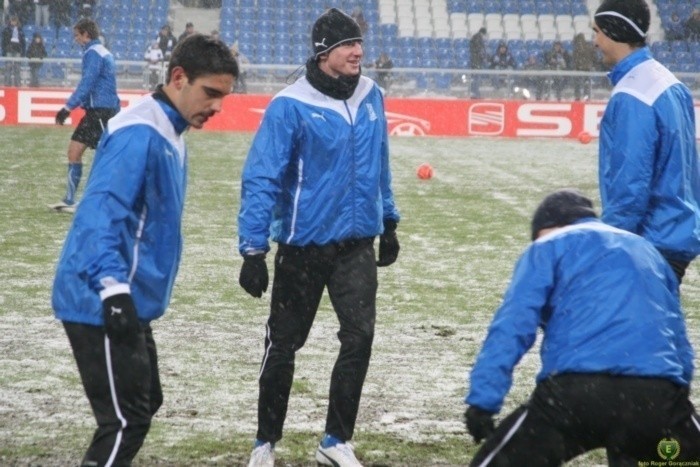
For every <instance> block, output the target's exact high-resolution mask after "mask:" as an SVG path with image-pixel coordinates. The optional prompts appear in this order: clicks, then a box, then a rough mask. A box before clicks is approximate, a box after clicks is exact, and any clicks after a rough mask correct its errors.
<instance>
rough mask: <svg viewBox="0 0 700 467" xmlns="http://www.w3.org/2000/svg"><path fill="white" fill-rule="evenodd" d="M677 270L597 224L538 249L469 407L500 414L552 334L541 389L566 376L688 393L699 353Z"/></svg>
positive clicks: (573, 228) (511, 294) (629, 237)
mask: <svg viewBox="0 0 700 467" xmlns="http://www.w3.org/2000/svg"><path fill="white" fill-rule="evenodd" d="M677 291H678V282H677V280H676V277H675V275H674V273H673V271H672V270H671V268H670V266H669V265H668V262H667V261H666V260H665V259H664V258H663V257H662V256H661V254H660V253H659V252H658V251H657V250H656V248H654V247H653V246H652V245H651V244H650V243H649V242H647V241H646V240H644V239H643V238H642V237H640V236H638V235H635V234H632V233H629V232H626V231H624V230H621V229H617V228H615V227H611V226H608V225H606V224H604V223H602V222H600V221H599V220H597V219H595V218H592V217H591V218H585V219H581V220H579V221H578V222H577V223H575V224H572V225H569V226H567V227H563V228H561V229H557V230H555V231H553V232H552V233H550V234H548V235H545V236H543V237H540V238H539V239H538V240H536V241H535V242H533V243H532V244H531V245H530V246H529V247H528V248H527V249H526V250H525V252H524V253H523V255H522V256H521V257H520V259H519V260H518V262H517V264H516V266H515V270H514V272H513V278H512V280H511V283H510V285H509V287H508V290H507V291H506V293H505V296H504V298H503V303H502V304H501V306H500V308H499V309H498V311H497V312H496V314H495V316H494V318H493V321H492V322H491V325H490V327H489V330H488V335H487V337H486V340H485V342H484V345H483V348H482V349H481V352H480V353H479V356H478V357H477V360H476V363H475V365H474V367H473V369H472V371H471V375H470V381H469V385H470V389H469V393H468V395H467V397H466V403H467V404H469V405H475V406H477V407H480V408H482V409H484V410H487V411H490V412H494V413H495V412H499V411H500V410H501V407H502V405H503V400H504V398H505V396H506V394H507V393H508V391H509V390H510V387H511V384H512V382H513V369H514V367H515V365H517V363H518V362H519V361H520V358H521V357H522V356H523V355H524V354H525V352H527V351H528V349H530V347H531V346H532V345H533V343H534V342H535V337H536V333H537V329H538V327H540V328H542V329H543V330H544V336H543V339H542V344H541V348H540V357H541V360H542V368H541V370H540V372H539V374H538V376H537V381H538V382H539V381H542V380H544V379H545V378H548V377H551V376H556V375H559V374H565V373H579V374H581V373H583V374H586V373H590V374H600V373H602V374H608V375H625V376H635V377H655V378H663V379H668V380H670V381H673V382H674V383H676V384H679V385H682V386H688V385H689V384H690V381H691V379H692V377H693V349H692V347H691V345H690V342H689V341H688V338H687V336H686V328H685V322H684V317H683V312H682V310H681V306H680V302H679V297H678V292H677Z"/></svg>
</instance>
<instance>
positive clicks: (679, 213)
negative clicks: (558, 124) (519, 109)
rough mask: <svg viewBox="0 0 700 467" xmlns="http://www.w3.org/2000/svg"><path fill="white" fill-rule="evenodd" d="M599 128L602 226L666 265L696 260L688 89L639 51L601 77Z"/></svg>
mask: <svg viewBox="0 0 700 467" xmlns="http://www.w3.org/2000/svg"><path fill="white" fill-rule="evenodd" d="M608 76H609V78H610V81H611V82H612V83H613V85H614V89H613V92H612V97H611V98H610V101H609V102H608V104H607V107H606V109H605V114H604V115H603V119H602V122H601V125H600V157H599V184H600V195H601V200H602V208H603V213H602V217H601V219H602V220H603V222H605V223H607V224H610V225H613V226H615V227H619V228H621V229H624V230H627V231H629V232H634V233H636V234H638V235H641V236H642V237H644V238H646V239H647V240H649V241H650V242H651V243H652V244H653V245H654V246H656V248H658V249H659V251H661V253H662V254H663V255H664V256H665V257H666V258H668V259H671V260H681V261H691V260H692V259H693V258H695V257H696V256H697V255H698V254H700V207H699V206H698V205H699V204H700V168H699V167H698V152H697V147H696V140H695V138H696V134H695V109H694V106H693V98H692V97H691V95H690V92H689V91H688V88H687V87H686V86H685V85H684V84H682V83H681V82H679V81H678V79H677V78H676V77H675V76H674V75H673V74H672V73H671V72H670V71H668V70H667V69H666V68H665V67H664V66H662V65H661V64H660V63H659V62H657V61H656V60H654V59H653V58H652V57H651V53H650V52H649V49H648V48H646V47H644V48H641V49H639V50H637V51H635V52H633V53H632V54H630V55H629V56H627V57H626V58H624V59H623V60H621V61H620V62H619V63H618V64H617V65H616V66H615V68H613V70H612V71H611V72H610V74H609V75H608Z"/></svg>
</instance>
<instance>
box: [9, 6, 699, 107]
mask: <svg viewBox="0 0 700 467" xmlns="http://www.w3.org/2000/svg"><path fill="white" fill-rule="evenodd" d="M0 5H2V6H4V10H3V11H2V12H0V13H2V15H0V16H2V17H3V23H4V25H5V27H4V28H3V30H2V55H3V56H7V57H27V58H30V53H29V46H30V45H32V46H33V47H34V50H33V51H32V53H31V58H33V60H32V61H31V66H30V67H29V69H30V74H31V77H30V83H31V85H32V86H36V85H38V76H39V70H40V69H41V63H40V61H41V59H42V58H45V57H47V56H53V55H52V51H51V50H46V49H47V47H46V46H45V44H44V40H43V38H42V37H41V32H37V33H36V34H35V33H34V30H30V31H29V32H27V33H26V34H27V36H31V35H33V34H34V37H33V38H32V41H31V42H30V41H29V37H27V38H26V39H25V38H24V33H23V32H22V26H23V25H25V24H28V25H32V24H33V25H34V26H35V27H36V28H37V30H39V28H41V31H46V27H47V26H49V27H55V28H60V27H70V26H71V25H72V24H73V22H74V21H75V19H76V18H80V17H91V16H92V15H93V14H94V11H93V10H94V8H95V5H96V0H0ZM686 15H687V14H686ZM352 16H353V17H354V18H355V19H356V20H357V21H358V22H360V24H361V25H362V29H365V30H366V29H367V28H368V25H367V22H366V20H365V18H364V15H363V12H362V9H361V8H360V7H356V8H355V9H354V10H353V12H352ZM687 16H688V17H687V18H682V17H680V16H679V15H678V14H676V13H674V14H672V15H671V17H670V19H668V20H667V21H666V22H665V23H664V27H665V34H666V35H665V39H666V40H671V41H683V40H687V41H700V8H696V9H695V10H693V11H692V12H691V13H690V14H689V15H687ZM11 18H12V19H13V21H14V23H12V22H11V20H10V19H11ZM194 32H195V29H194V25H193V24H192V23H191V22H188V23H187V24H186V27H185V29H184V31H180V34H179V37H178V36H176V35H175V34H174V33H173V31H172V28H171V27H170V26H169V25H167V24H166V25H163V27H162V28H161V29H160V31H159V32H158V33H157V35H156V37H155V38H154V39H150V38H149V40H148V42H147V43H145V44H144V49H143V50H145V54H144V58H145V59H146V62H147V68H148V69H150V70H154V69H155V67H156V65H155V63H154V61H153V57H154V56H155V52H152V51H151V49H152V47H153V40H155V41H157V44H158V49H159V50H160V54H159V56H162V59H159V61H160V62H161V63H165V62H167V61H168V59H169V58H170V55H171V53H172V50H173V48H174V47H175V44H177V42H179V41H181V40H182V39H184V38H185V37H187V36H188V35H190V34H192V33H194ZM487 38H488V35H487V31H486V29H485V28H481V29H480V30H479V31H478V32H477V33H476V34H474V35H473V36H472V38H471V40H470V55H469V62H468V63H465V64H463V66H465V67H467V68H470V69H475V70H488V69H491V70H517V69H521V70H574V71H581V72H591V71H600V70H602V68H601V67H600V64H599V63H598V57H597V54H596V51H595V48H594V47H593V45H592V43H591V42H590V41H589V40H587V39H586V38H585V36H584V35H583V34H578V35H577V36H576V37H575V38H574V41H573V44H571V43H567V44H566V46H564V45H563V44H562V43H561V42H560V41H554V42H553V44H552V43H551V42H550V44H552V45H551V48H549V45H547V44H546V43H545V42H543V46H544V47H545V48H544V49H543V50H540V51H537V52H533V51H532V50H528V51H527V53H526V54H524V53H523V51H518V50H516V49H514V50H516V51H515V52H512V51H511V50H509V46H508V43H506V42H505V41H502V42H500V43H499V44H498V45H497V46H491V47H489V46H488V45H487V44H489V43H491V44H493V42H492V41H488V40H487ZM35 40H37V41H39V42H40V43H41V46H42V48H43V49H44V52H37V51H36V48H37V47H38V45H36V44H34V42H35ZM52 43H53V41H52ZM233 48H234V49H235V50H236V53H237V54H239V57H240V58H245V60H246V61H247V62H248V63H250V61H249V60H248V59H247V57H244V56H242V55H241V53H240V51H239V50H237V49H238V47H237V44H236V45H234V46H233ZM489 49H490V50H489ZM494 49H495V50H494ZM567 49H568V50H567ZM516 53H517V54H518V55H516ZM149 57H150V58H149ZM386 63H388V64H389V65H388V67H389V68H391V67H393V66H394V65H393V63H392V61H391V57H389V56H388V55H387V54H386V52H384V51H383V52H382V57H381V59H378V60H374V59H373V58H371V60H370V61H368V62H367V64H366V67H368V68H375V67H376V69H375V70H374V71H375V73H374V74H375V77H376V78H377V79H378V80H379V81H381V83H380V84H381V85H382V87H383V88H384V89H386V90H387V91H388V89H389V87H390V82H391V77H392V75H391V74H390V73H388V72H387V71H378V70H381V69H382V68H384V67H386V65H385V64H386ZM460 66H461V65H460ZM18 67H19V66H18V65H16V63H15V64H10V65H9V66H4V67H3V72H4V77H5V85H13V84H14V83H17V82H18V79H19V78H18V73H19V72H18ZM161 68H162V66H161ZM150 76H151V78H149V80H148V81H149V82H148V87H149V88H152V87H153V81H152V79H153V78H152V77H153V76H155V73H151V75H150ZM484 79H487V80H490V82H491V83H492V85H493V87H494V88H495V89H496V90H498V89H501V88H503V87H504V86H506V85H510V84H513V83H512V80H510V81H509V80H508V79H507V78H504V77H503V76H498V77H495V76H494V77H492V76H486V77H485V76H483V75H479V74H477V73H474V74H472V75H471V76H470V82H471V85H470V91H471V92H470V94H471V96H472V97H474V98H480V84H481V82H483V80H484ZM240 81H241V84H240V85H238V87H239V89H238V91H239V92H246V84H244V83H245V76H243V77H242V79H240ZM517 84H518V85H520V86H528V88H529V89H531V90H532V91H533V92H534V94H535V96H536V97H537V98H545V99H549V98H553V99H557V100H561V99H562V92H563V90H564V89H565V88H566V87H567V86H572V87H573V90H574V96H575V99H576V100H580V99H582V98H583V99H586V98H587V97H588V96H589V95H590V84H591V81H590V79H589V78H586V77H573V78H571V77H562V76H556V75H553V76H551V77H546V78H545V77H543V76H542V75H539V76H535V77H532V76H529V77H525V78H522V79H521V80H520V82H519V83H517Z"/></svg>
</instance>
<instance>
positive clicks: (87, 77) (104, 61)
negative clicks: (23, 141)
mask: <svg viewBox="0 0 700 467" xmlns="http://www.w3.org/2000/svg"><path fill="white" fill-rule="evenodd" d="M99 36H100V31H99V29H98V27H97V23H95V22H94V21H93V20H91V19H89V18H82V19H80V20H79V21H78V22H77V23H75V26H73V38H74V39H75V42H77V43H78V45H80V46H81V47H82V48H83V61H82V76H81V78H80V82H79V83H78V86H77V87H76V88H75V91H74V92H73V94H71V96H70V97H69V98H68V101H67V102H66V104H65V105H64V106H63V108H62V109H61V110H59V111H58V113H57V114H56V124H58V125H63V124H64V123H65V121H66V119H67V118H68V117H69V116H70V112H71V110H73V109H75V108H77V107H82V108H83V109H85V115H84V116H83V118H82V119H81V120H80V123H78V127H77V128H76V129H75V131H74V132H73V135H72V136H71V140H70V143H68V179H67V181H66V195H65V197H64V198H63V200H62V201H61V202H60V203H56V204H49V208H51V209H55V210H56V211H61V212H75V203H76V201H75V194H76V191H77V190H78V185H79V184H80V179H81V177H82V174H83V154H84V153H85V150H86V149H87V148H88V147H89V148H91V149H95V148H96V147H97V143H98V142H99V140H100V137H101V136H102V132H103V131H104V129H105V127H106V126H107V121H108V120H109V119H110V118H112V117H114V116H115V115H116V114H117V112H119V98H118V97H117V78H116V68H115V65H114V56H113V55H112V54H111V53H110V51H109V50H107V49H106V48H105V46H104V45H103V44H102V43H101V42H100V40H99Z"/></svg>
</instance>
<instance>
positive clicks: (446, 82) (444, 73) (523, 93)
mask: <svg viewBox="0 0 700 467" xmlns="http://www.w3.org/2000/svg"><path fill="white" fill-rule="evenodd" d="M30 64H41V67H40V68H39V69H38V84H39V85H40V86H42V87H62V88H72V87H75V86H76V85H77V83H78V81H79V80H80V77H81V60H80V59H56V58H47V59H44V60H36V59H31V60H30V59H27V58H9V57H0V79H3V80H4V81H2V83H3V84H4V85H5V86H17V85H19V86H30V85H31V68H30ZM166 69H167V63H163V64H162V65H161V66H160V68H158V69H157V70H155V73H154V76H153V78H154V79H153V80H152V73H153V72H154V70H152V69H151V68H150V67H149V65H148V63H146V62H145V61H118V62H117V86H118V88H119V89H144V90H148V89H152V87H153V84H155V83H156V82H157V83H162V82H163V81H164V77H165V72H166ZM242 72H243V76H242V80H243V81H244V82H245V91H246V92H248V93H255V94H275V93H277V92H278V91H280V90H281V89H283V88H284V87H285V86H287V85H288V84H290V83H291V82H292V81H293V80H294V79H296V77H298V76H299V74H300V73H302V72H303V70H302V68H301V67H300V66H299V65H247V66H246V67H245V68H244V69H243V71H242ZM17 73H18V74H17ZM363 73H364V74H366V75H367V76H370V77H371V78H374V79H377V78H378V75H377V70H375V69H374V68H365V69H364V70H363ZM675 75H676V76H677V77H678V79H680V80H681V81H683V82H684V83H686V84H687V85H688V87H689V88H690V89H691V92H692V93H693V96H694V98H695V99H700V73H679V72H677V73H675ZM17 77H19V78H18V79H19V81H18V82H17V81H16V79H17ZM386 84H387V85H386V86H385V90H386V94H387V96H390V97H433V98H483V99H539V100H574V99H581V100H606V99H607V98H608V97H609V94H610V83H609V81H608V79H607V77H606V74H605V73H603V72H576V71H555V70H471V69H462V68H450V69H440V68H393V69H391V70H389V71H388V74H387V75H386ZM238 89H240V88H238Z"/></svg>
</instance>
